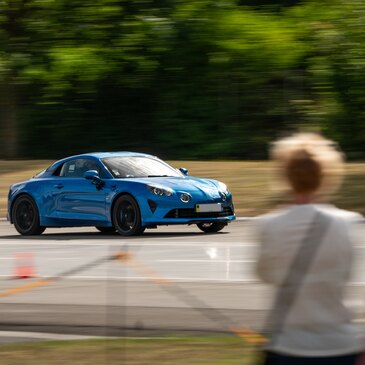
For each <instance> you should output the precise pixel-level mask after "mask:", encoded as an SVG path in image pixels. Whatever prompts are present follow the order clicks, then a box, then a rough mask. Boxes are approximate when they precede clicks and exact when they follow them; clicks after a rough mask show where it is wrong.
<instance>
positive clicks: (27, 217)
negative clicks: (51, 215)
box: [11, 195, 46, 236]
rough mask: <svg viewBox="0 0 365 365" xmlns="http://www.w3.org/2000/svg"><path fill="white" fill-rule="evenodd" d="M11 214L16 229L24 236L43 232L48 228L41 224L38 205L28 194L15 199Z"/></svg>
mask: <svg viewBox="0 0 365 365" xmlns="http://www.w3.org/2000/svg"><path fill="white" fill-rule="evenodd" d="M11 214H12V221H13V223H14V227H15V229H16V230H17V231H18V232H19V233H20V234H21V235H23V236H33V235H38V234H42V233H43V232H44V230H45V229H46V227H42V226H41V225H40V224H39V212H38V208H37V205H36V204H35V202H34V200H33V199H32V198H31V197H30V196H28V195H22V196H20V197H19V198H17V199H16V200H15V202H14V205H13V209H12V211H11Z"/></svg>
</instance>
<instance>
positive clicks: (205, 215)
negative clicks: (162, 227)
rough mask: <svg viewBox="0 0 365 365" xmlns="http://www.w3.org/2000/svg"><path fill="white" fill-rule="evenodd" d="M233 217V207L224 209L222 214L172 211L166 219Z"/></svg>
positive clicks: (183, 209)
mask: <svg viewBox="0 0 365 365" xmlns="http://www.w3.org/2000/svg"><path fill="white" fill-rule="evenodd" d="M230 215H233V210H232V207H224V208H223V210H222V211H221V212H204V213H197V212H196V211H195V209H194V208H182V209H172V210H170V211H169V212H168V213H167V214H166V215H165V218H220V217H228V216H230Z"/></svg>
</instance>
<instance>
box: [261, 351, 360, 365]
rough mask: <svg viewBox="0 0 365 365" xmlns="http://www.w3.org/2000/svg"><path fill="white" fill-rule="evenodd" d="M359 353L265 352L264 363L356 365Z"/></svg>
mask: <svg viewBox="0 0 365 365" xmlns="http://www.w3.org/2000/svg"><path fill="white" fill-rule="evenodd" d="M358 358H359V355H358V354H356V355H343V356H331V357H297V356H287V355H281V354H276V353H273V352H270V351H268V352H266V359H265V361H264V365H357V361H358Z"/></svg>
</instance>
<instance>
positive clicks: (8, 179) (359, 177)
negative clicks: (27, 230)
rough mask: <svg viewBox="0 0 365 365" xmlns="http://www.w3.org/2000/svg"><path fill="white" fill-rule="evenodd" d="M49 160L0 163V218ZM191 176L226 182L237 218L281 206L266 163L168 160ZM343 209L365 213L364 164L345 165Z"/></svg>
mask: <svg viewBox="0 0 365 365" xmlns="http://www.w3.org/2000/svg"><path fill="white" fill-rule="evenodd" d="M50 163H51V161H0V216H1V217H4V216H5V215H6V201H7V193H8V188H9V185H11V184H13V183H14V182H17V181H22V180H25V179H28V178H29V177H31V176H33V175H34V174H35V173H37V172H39V171H40V170H42V169H43V168H45V167H47V166H48V165H49V164H50ZM171 164H172V165H173V166H175V167H186V168H188V169H189V172H190V174H191V175H193V176H199V177H209V178H214V179H218V180H221V181H223V182H225V183H226V184H227V185H228V186H229V188H230V190H231V191H232V194H233V198H234V204H235V208H236V213H237V215H239V216H240V215H241V216H254V215H257V214H262V213H265V212H267V211H269V210H270V209H273V208H275V206H276V205H277V204H278V203H284V201H283V200H282V198H280V196H278V195H277V193H275V192H274V191H273V189H272V187H273V178H272V166H271V164H270V163H269V162H266V161H171ZM333 201H334V203H336V204H337V205H338V206H339V207H341V208H344V209H350V210H355V211H358V212H360V213H362V214H365V163H350V164H348V165H347V170H346V178H345V181H344V184H343V186H342V189H341V190H340V191H339V192H338V193H337V194H336V195H335V196H334V197H333Z"/></svg>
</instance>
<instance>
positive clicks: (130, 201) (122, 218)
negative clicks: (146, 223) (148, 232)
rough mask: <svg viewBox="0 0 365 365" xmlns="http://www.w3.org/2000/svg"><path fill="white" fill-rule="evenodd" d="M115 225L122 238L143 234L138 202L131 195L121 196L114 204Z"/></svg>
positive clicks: (143, 228)
mask: <svg viewBox="0 0 365 365" xmlns="http://www.w3.org/2000/svg"><path fill="white" fill-rule="evenodd" d="M113 225H114V227H115V228H116V230H117V231H118V233H119V234H120V235H122V236H138V235H140V234H142V233H143V232H144V230H145V227H142V220H141V212H140V210H139V206H138V204H137V202H136V200H135V199H134V198H133V197H132V196H130V195H122V196H120V197H119V198H118V199H117V201H116V202H115V204H114V209H113Z"/></svg>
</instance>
